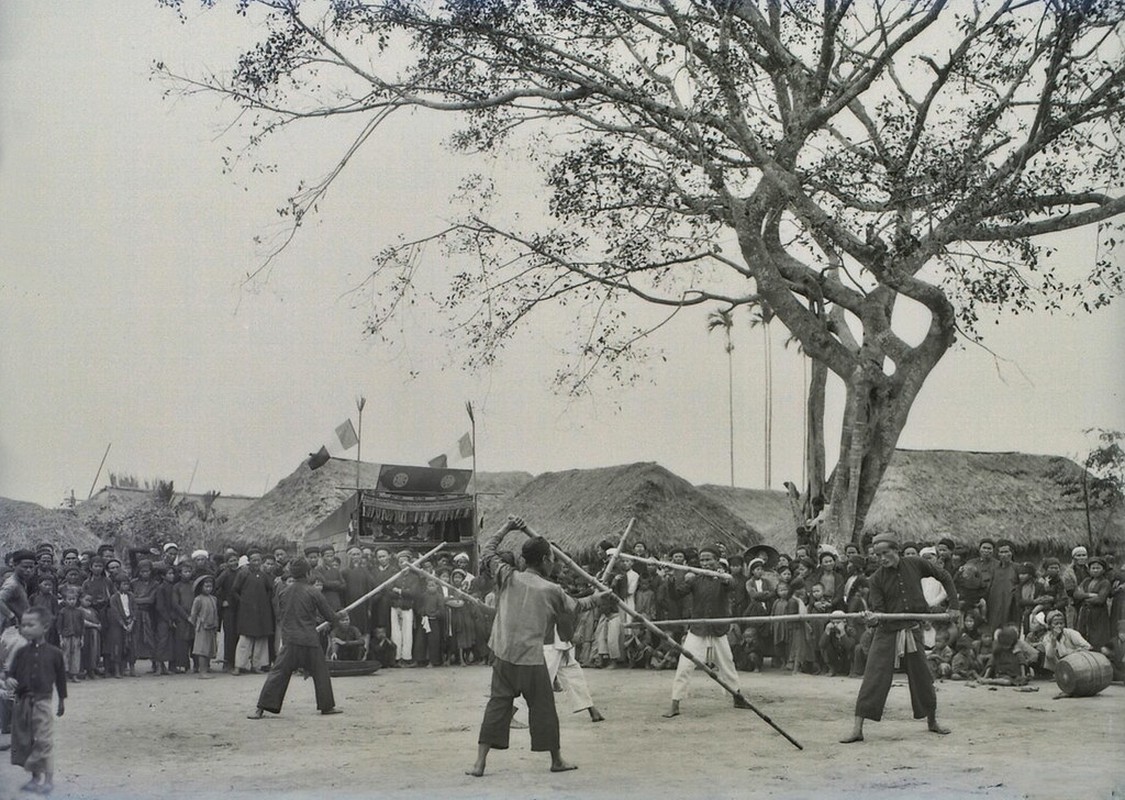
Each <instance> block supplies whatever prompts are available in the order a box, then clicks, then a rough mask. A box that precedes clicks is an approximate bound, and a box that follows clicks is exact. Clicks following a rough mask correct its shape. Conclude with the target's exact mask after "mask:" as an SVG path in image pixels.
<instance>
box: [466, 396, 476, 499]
mask: <svg viewBox="0 0 1125 800" xmlns="http://www.w3.org/2000/svg"><path fill="white" fill-rule="evenodd" d="M465 411H466V412H468V414H469V444H470V445H471V446H472V448H473V476H472V478H470V479H469V480H470V481H471V482H472V485H473V492H472V494H473V497H474V501H475V499H476V488H477V419H476V417H475V416H474V415H473V401H472V400H466V401H465Z"/></svg>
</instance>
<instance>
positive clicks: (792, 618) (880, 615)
mask: <svg viewBox="0 0 1125 800" xmlns="http://www.w3.org/2000/svg"><path fill="white" fill-rule="evenodd" d="M871 616H872V617H873V618H874V619H875V620H876V621H877V622H913V621H923V620H931V621H937V620H942V621H949V620H952V619H955V617H954V615H952V614H948V613H939V614H891V613H884V612H880V611H875V612H872V613H871ZM838 619H860V620H866V619H867V614H866V613H865V612H863V611H855V612H851V613H848V614H821V613H816V614H778V615H777V616H775V617H771V616H768V615H766V616H756V617H718V618H716V619H662V620H658V621H656V622H653V623H652V624H653V625H657V626H660V627H664V628H671V627H675V626H681V625H692V624H695V623H703V622H706V623H711V624H714V625H767V624H769V623H771V622H814V621H816V622H820V621H828V622H832V621H834V620H838ZM626 624H627V625H630V626H633V627H639V626H640V625H642V624H643V623H639V622H629V623H626Z"/></svg>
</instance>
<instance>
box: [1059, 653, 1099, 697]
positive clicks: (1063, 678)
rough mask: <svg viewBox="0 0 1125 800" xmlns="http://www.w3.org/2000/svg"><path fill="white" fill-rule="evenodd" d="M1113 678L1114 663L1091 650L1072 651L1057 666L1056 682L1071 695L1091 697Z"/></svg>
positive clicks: (1065, 692) (1064, 691)
mask: <svg viewBox="0 0 1125 800" xmlns="http://www.w3.org/2000/svg"><path fill="white" fill-rule="evenodd" d="M1112 680H1113V665H1112V664H1110V663H1109V659H1108V658H1106V657H1105V656H1103V655H1102V654H1101V653H1095V652H1093V651H1091V650H1083V651H1081V652H1078V653H1071V654H1070V655H1069V656H1067V657H1066V658H1063V659H1061V660H1060V661H1059V663H1058V664H1057V665H1056V666H1055V682H1056V683H1058V685H1059V689H1061V690H1062V693H1063V694H1065V695H1067V696H1069V697H1091V696H1093V695H1095V694H1097V693H1098V692H1100V691H1101V690H1102V689H1104V688H1105V687H1107V686H1109V684H1110V681H1112Z"/></svg>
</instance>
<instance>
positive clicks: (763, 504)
mask: <svg viewBox="0 0 1125 800" xmlns="http://www.w3.org/2000/svg"><path fill="white" fill-rule="evenodd" d="M697 488H698V489H699V491H701V492H703V494H705V495H707V496H708V497H710V498H711V499H712V500H714V501H715V502H717V503H721V504H722V505H723V506H724V507H725V508H726V509H727V510H728V511H730V512H731V513H732V514H734V515H735V516H736V517H738V518H739V519H741V520H742V521H743V522H745V523H746V524H747V525H749V526H750V527H752V528H754V529H755V530H758V531H761V533H762V541H763V542H764V543H765V544H768V545H770V546H771V547H773V548H775V549H776V550H777V551H778V552H780V553H792V552H793V550H795V549H796V547H797V526H796V523H795V522H794V520H793V512H792V511H791V510H790V507H789V496H788V495H787V494H786V493H785V492H774V491H769V490H767V489H743V488H741V487H737V486H718V485H716V484H713V483H708V484H704V485H703V486H699V487H697Z"/></svg>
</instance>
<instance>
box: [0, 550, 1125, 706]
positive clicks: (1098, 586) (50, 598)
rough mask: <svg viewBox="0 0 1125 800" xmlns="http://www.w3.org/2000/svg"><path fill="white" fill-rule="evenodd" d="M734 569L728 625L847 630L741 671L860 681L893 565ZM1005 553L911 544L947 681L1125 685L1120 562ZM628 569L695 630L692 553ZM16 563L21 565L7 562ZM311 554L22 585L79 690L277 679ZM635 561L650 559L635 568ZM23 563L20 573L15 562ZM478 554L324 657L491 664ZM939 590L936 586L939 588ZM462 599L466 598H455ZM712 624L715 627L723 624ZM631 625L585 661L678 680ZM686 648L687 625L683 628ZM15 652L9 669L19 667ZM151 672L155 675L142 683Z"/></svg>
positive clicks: (761, 645) (772, 630) (342, 637)
mask: <svg viewBox="0 0 1125 800" xmlns="http://www.w3.org/2000/svg"><path fill="white" fill-rule="evenodd" d="M612 547H613V543H612V542H610V541H608V540H604V541H603V542H601V543H599V546H598V547H597V548H592V553H591V554H589V555H588V556H587V557H586V558H584V559H581V560H582V561H583V562H585V563H584V564H583V566H584V567H585V568H586V570H587V571H588V572H591V573H594V574H598V573H600V572H601V571H602V570H603V568H604V566H605V563H606V562H607V561H608V560H610V555H611V554H612V553H613V552H614V551H613V550H612ZM713 549H715V550H717V551H718V552H719V555H720V558H719V569H721V570H723V571H726V572H729V573H731V574H732V575H733V576H734V577H735V580H734V582H733V584H732V587H731V591H730V592H729V596H730V608H729V615H730V616H733V617H743V616H750V617H768V616H778V615H787V616H791V615H804V614H806V613H820V614H824V613H827V614H833V615H835V616H838V617H840V619H830V620H809V621H801V620H791V621H784V622H775V623H768V622H767V623H765V624H762V623H757V622H745V623H733V624H730V626H729V631H728V634H727V636H728V639H729V641H730V644H731V649H732V652H733V655H734V659H735V664H736V666H737V667H738V669H740V670H744V671H753V670H762V669H783V670H791V671H793V672H798V673H805V674H813V675H816V674H821V675H833V676H835V675H849V676H860V675H862V674H863V671H864V663H865V660H866V654H867V649H868V647H869V644H870V641H871V637H872V631H871V629H869V628H867V627H866V626H865V625H864V623H863V621H862V620H860V619H854V618H848V617H844V616H843V615H844V614H845V612H862V611H865V610H868V576H870V575H871V574H872V573H873V572H874V570H875V569H876V568H877V566H878V563H877V561H876V559H875V558H874V556H873V553H872V550H871V546H870V545H868V546H867V547H866V548H861V547H860V546H857V545H854V544H849V545H847V546H846V547H845V548H844V551H843V553H842V554H840V553H838V552H837V551H836V550H835V549H834V548H832V547H830V546H822V547H820V548H819V549H816V550H814V549H813V548H811V547H798V548H797V549H796V552H795V553H794V554H793V555H791V556H790V555H787V554H781V555H779V556H777V555H776V554H773V555H772V556H771V557H768V558H767V557H754V555H753V554H754V552H755V550H754V548H751V549H750V550H747V551H744V552H731V553H728V548H727V547H726V546H725V545H723V544H721V543H720V544H718V545H717V546H716V547H714V548H713ZM1013 549H1014V548H1013V545H1012V543H1011V542H1009V541H1007V540H997V541H994V540H992V539H987V538H986V539H982V540H980V541H979V543H977V545H976V546H975V548H973V549H972V550H970V549H969V548H968V547H966V546H963V545H956V544H955V543H954V542H953V541H952V540H950V539H942V540H941V541H938V542H936V543H934V544H932V545H930V544H923V543H919V544H914V543H910V542H906V543H904V544H903V545H902V548H901V552H902V554H903V555H908V556H909V555H918V556H921V557H922V558H925V559H928V560H930V561H932V562H933V563H934V564H935V565H937V566H939V567H942V568H943V569H945V570H946V571H947V572H948V573H949V574H950V575H952V576H953V580H954V584H955V585H956V587H957V589H958V594H959V599H958V604H957V607H956V608H952V609H950V608H948V603H947V599H946V597H945V591H944V589H943V587H942V586H941V584H940V583H939V582H938V581H937V580H935V579H932V578H927V579H925V580H924V583H923V588H924V590H925V592H926V598H927V601H928V602H929V604H930V607H931V610H934V611H954V612H956V614H955V619H954V620H953V621H951V622H949V623H938V624H936V625H926V626H925V627H924V633H925V636H924V642H925V647H926V655H927V660H928V662H929V664H930V666H931V669H932V672H933V674H934V676H935V678H938V679H952V680H969V681H988V682H998V683H1009V684H1012V685H1022V684H1024V683H1026V682H1027V681H1029V680H1030V679H1032V678H1034V677H1036V676H1050V675H1051V674H1052V673H1053V671H1054V669H1055V665H1056V664H1057V663H1058V661H1059V659H1061V658H1064V657H1065V656H1067V655H1069V654H1070V653H1072V652H1075V651H1078V650H1093V651H1099V652H1102V653H1104V654H1105V655H1106V656H1107V657H1108V658H1110V660H1111V661H1112V662H1113V664H1114V670H1115V679H1116V680H1121V679H1123V677H1125V676H1123V675H1122V662H1121V655H1122V650H1123V642H1125V624H1123V622H1122V616H1123V612H1125V588H1123V587H1125V580H1123V576H1122V574H1121V573H1122V570H1121V569H1118V568H1115V565H1114V563H1113V561H1112V559H1107V558H1106V557H1103V556H1099V555H1093V556H1091V555H1089V554H1088V552H1087V549H1086V548H1084V547H1076V548H1074V550H1073V551H1072V553H1071V558H1070V560H1069V562H1068V563H1065V564H1064V563H1060V561H1059V560H1058V559H1055V558H1045V559H1043V560H1042V561H1041V562H1040V563H1038V564H1032V563H1025V562H1016V561H1014V560H1013ZM625 550H626V551H627V553H628V554H627V553H626V552H623V553H621V554H620V555H619V557H617V558H615V559H613V565H612V572H611V573H610V575H609V576H608V577H607V581H606V582H607V583H608V584H609V585H610V588H611V589H612V590H613V592H614V594H615V595H616V596H617V598H618V599H620V600H621V601H623V603H624V604H626V605H628V606H629V607H631V608H633V609H635V610H636V611H637V612H639V613H641V614H643V615H644V616H646V617H648V618H649V619H652V620H676V619H691V618H692V616H693V612H692V608H691V592H690V589H689V587H688V584H687V578H686V573H685V572H684V571H681V570H677V569H675V568H672V567H666V566H660V565H654V564H649V563H644V561H643V560H657V561H664V562H667V563H670V564H674V565H689V566H698V563H699V558H698V556H699V552H698V550H696V549H694V548H679V547H671V548H668V549H667V551H666V552H660V553H658V554H650V553H649V551H648V548H647V547H646V545H645V543H644V542H641V541H636V542H634V543H633V544H632V546H631V547H627V548H625ZM8 555H9V556H10V555H11V554H8ZM296 555H297V554H296V553H294V552H291V551H290V550H289V549H287V548H284V547H278V548H274V549H270V550H264V549H260V548H253V547H252V548H249V549H248V550H247V551H246V552H244V553H240V552H238V551H236V550H235V549H233V548H226V549H225V550H224V552H222V553H217V554H214V555H213V554H210V553H208V552H206V551H204V550H196V551H193V552H191V553H181V552H180V549H179V547H178V546H177V545H176V544H174V543H168V544H165V545H164V546H163V548H162V550H161V551H160V552H155V549H154V550H130V551H129V552H126V553H123V554H121V555H120V556H119V555H118V554H117V553H115V552H114V548H113V547H111V546H110V545H103V546H102V547H101V548H99V549H98V550H97V551H86V552H79V551H77V550H74V549H68V550H63V551H62V552H61V553H60V554H57V555H56V552H55V549H54V547H53V546H52V545H50V544H47V543H44V544H42V545H40V546H39V547H38V548H37V549H36V552H35V566H34V569H33V570H31V571H30V575H28V576H26V577H23V578H20V580H22V581H23V582H24V584H25V585H24V586H23V588H24V590H25V592H26V596H27V598H28V600H27V602H28V604H29V605H30V606H39V607H42V608H45V609H46V610H47V611H48V612H49V617H50V619H51V625H50V630H49V633H48V640H49V641H50V642H51V643H53V644H56V645H57V646H58V647H60V648H61V649H62V652H63V655H64V662H65V667H66V675H67V678H68V679H69V680H71V681H80V680H91V679H95V678H102V677H105V678H121V677H126V676H127V677H134V676H136V675H137V669H138V667H137V662H138V661H141V662H147V664H142V668H143V667H146V666H147V671H148V672H150V673H158V674H181V673H196V674H200V675H203V676H206V675H207V674H209V673H210V672H212V670H218V669H222V670H223V671H226V672H230V673H233V674H236V675H237V674H241V673H245V672H252V671H263V672H264V671H268V669H269V665H270V663H271V662H272V660H273V659H274V657H275V654H276V653H277V651H278V649H279V647H280V644H281V643H280V641H279V636H278V635H277V619H278V602H279V599H280V598H281V597H282V595H283V593H284V589H285V586H286V584H287V582H288V581H289V580H290V579H289V576H288V564H289V561H290V559H291V558H293V557H295V556H296ZM304 556H305V558H306V559H308V560H309V561H310V564H311V566H312V569H311V571H310V581H311V582H312V583H313V585H314V586H317V587H319V588H320V590H321V591H322V592H323V593H324V597H325V599H326V600H327V601H328V604H329V605H330V606H331V607H332V608H333V609H340V608H343V607H345V606H348V605H350V604H351V603H352V602H353V601H355V600H357V599H359V598H361V597H363V596H364V595H366V594H368V593H369V592H370V591H371V590H372V589H373V588H375V587H376V586H378V585H380V584H382V583H384V582H385V581H387V580H389V579H390V578H392V577H394V576H395V575H396V574H398V573H399V572H400V570H402V569H403V568H404V567H405V566H406V565H407V564H409V563H410V562H412V561H413V560H414V559H416V558H417V557H418V554H417V553H415V552H413V551H411V550H401V551H398V552H392V551H391V550H390V549H388V548H381V547H376V548H361V547H358V546H352V547H349V548H347V549H346V550H345V551H344V552H342V553H340V554H337V552H336V551H335V549H334V548H332V547H324V548H306V549H305V552H304ZM630 556H636V557H637V560H634V558H632V557H630ZM7 561H10V558H9V559H7ZM470 564H471V557H470V555H469V554H468V553H467V552H460V551H457V550H453V551H452V552H449V551H442V552H439V553H438V554H437V555H436V556H434V557H433V558H431V559H430V560H428V561H427V562H425V563H424V564H423V565H422V569H423V570H424V572H423V574H418V573H416V572H411V571H408V572H406V573H405V574H403V575H402V576H400V577H398V579H397V580H395V581H394V582H393V583H392V584H391V585H390V587H389V588H387V589H386V590H384V591H382V592H380V593H379V594H377V595H376V596H375V597H374V598H372V599H371V600H369V601H366V602H364V603H361V604H360V605H359V606H358V607H356V608H354V609H352V610H351V611H350V612H349V614H348V615H347V617H346V618H344V619H342V620H339V619H337V620H334V621H333V625H332V627H331V628H330V629H329V630H328V631H327V632H326V633H325V634H324V636H323V639H322V641H323V644H324V647H325V651H326V654H327V656H328V658H329V659H331V660H344V661H378V662H379V664H380V665H381V666H382V667H388V668H392V667H441V666H449V665H462V666H467V665H471V664H487V663H489V662H490V658H491V655H490V653H489V650H488V645H487V642H488V637H489V632H490V630H491V625H492V616H493V615H492V613H491V610H490V606H492V605H493V601H494V597H493V592H492V588H493V587H492V585H491V582H490V580H489V579H488V577H487V576H486V575H477V574H474V572H473V570H472V569H471V567H470ZM16 577H17V576H16V575H13V574H12V565H11V564H10V563H8V564H6V566H5V574H4V575H3V584H2V586H3V588H0V612H3V611H5V610H6V609H8V606H7V605H6V602H7V601H8V600H10V595H11V592H10V589H11V587H12V585H13V580H15V578H16ZM558 580H559V582H560V583H561V584H562V585H563V586H564V588H565V589H566V590H567V591H568V592H570V593H571V594H573V595H575V596H578V597H580V596H584V595H587V594H590V593H591V592H592V591H593V588H592V587H591V586H589V585H588V584H587V583H586V582H585V581H584V580H582V579H581V578H579V577H578V576H576V575H573V574H571V573H570V572H569V571H567V570H565V568H564V569H563V571H562V572H561V573H560V574H559V575H558ZM927 584H928V585H927ZM451 587H456V588H457V589H460V590H461V592H463V593H464V594H461V593H458V592H455V591H453V589H452V588H451ZM712 616H713V615H712ZM629 621H630V620H629V617H628V616H627V615H626V613H625V612H623V611H622V610H621V609H620V606H619V604H618V603H617V602H616V600H615V599H614V598H612V597H607V598H604V599H603V600H602V601H601V602H600V604H599V605H598V606H595V607H594V608H592V609H590V610H588V611H584V612H582V614H581V616H580V619H579V621H578V625H577V629H576V631H575V633H574V641H573V644H574V645H575V653H576V657H577V659H578V661H579V663H581V664H582V665H583V666H586V667H593V668H621V669H627V668H633V669H674V668H675V667H676V663H677V659H678V652H676V651H675V649H674V648H672V647H671V646H670V645H669V644H668V643H667V642H666V641H665V640H663V639H662V638H661V637H658V636H657V635H655V634H654V633H652V632H650V631H648V630H647V629H645V628H644V627H638V626H634V625H629V624H628V623H629ZM668 630H669V632H670V633H671V634H672V636H673V637H674V638H676V639H681V638H682V636H683V635H684V632H685V631H686V626H684V627H681V628H677V627H671V628H668ZM10 645H11V643H10V642H9V643H8V645H7V646H6V647H4V648H2V649H4V651H5V652H0V656H3V655H7V656H8V658H9V659H10V654H11V650H12V648H11V646H10ZM142 671H144V670H143V669H142Z"/></svg>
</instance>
